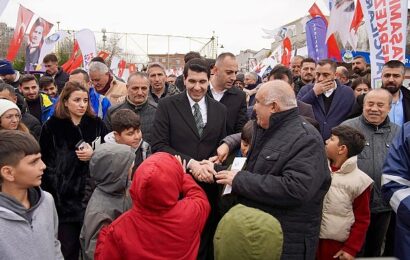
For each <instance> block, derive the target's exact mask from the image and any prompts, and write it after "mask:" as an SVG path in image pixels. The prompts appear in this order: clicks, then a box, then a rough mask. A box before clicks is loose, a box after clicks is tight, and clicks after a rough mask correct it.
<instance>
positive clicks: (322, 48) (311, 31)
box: [306, 16, 327, 61]
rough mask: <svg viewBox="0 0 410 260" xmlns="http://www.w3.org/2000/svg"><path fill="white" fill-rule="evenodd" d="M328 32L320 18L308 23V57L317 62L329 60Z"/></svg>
mask: <svg viewBox="0 0 410 260" xmlns="http://www.w3.org/2000/svg"><path fill="white" fill-rule="evenodd" d="M326 31H327V26H326V23H325V21H324V20H323V18H322V17H320V16H316V17H314V18H312V19H310V20H309V21H308V22H307V23H306V46H307V50H308V56H309V57H311V58H312V59H314V60H316V61H318V60H321V59H326V58H327V45H326Z"/></svg>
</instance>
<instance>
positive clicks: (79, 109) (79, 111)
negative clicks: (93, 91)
mask: <svg viewBox="0 0 410 260" xmlns="http://www.w3.org/2000/svg"><path fill="white" fill-rule="evenodd" d="M64 105H65V106H66V107H67V109H68V112H69V113H70V115H71V117H77V118H81V117H82V116H83V115H84V114H85V112H86V111H87V107H88V93H87V92H84V91H81V90H76V91H74V92H72V93H71V95H70V97H69V98H68V99H67V101H65V102H64Z"/></svg>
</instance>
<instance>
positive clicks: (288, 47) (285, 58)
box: [281, 37, 292, 67]
mask: <svg viewBox="0 0 410 260" xmlns="http://www.w3.org/2000/svg"><path fill="white" fill-rule="evenodd" d="M291 57H292V43H291V42H290V39H289V37H286V38H285V39H283V53H282V59H281V63H282V64H283V65H284V66H286V67H289V64H290V58H291Z"/></svg>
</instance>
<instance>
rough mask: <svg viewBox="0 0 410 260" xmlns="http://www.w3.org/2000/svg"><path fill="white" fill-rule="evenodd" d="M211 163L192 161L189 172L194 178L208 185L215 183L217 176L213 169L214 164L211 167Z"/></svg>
mask: <svg viewBox="0 0 410 260" xmlns="http://www.w3.org/2000/svg"><path fill="white" fill-rule="evenodd" d="M211 164H212V163H211V162H209V163H207V162H204V161H203V162H198V161H196V160H192V161H191V162H190V163H189V170H190V171H191V173H192V176H193V177H194V178H195V179H196V180H198V181H200V182H206V183H213V182H214V174H216V172H215V170H214V169H213V164H212V166H211Z"/></svg>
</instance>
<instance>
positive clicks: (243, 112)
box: [235, 93, 248, 133]
mask: <svg viewBox="0 0 410 260" xmlns="http://www.w3.org/2000/svg"><path fill="white" fill-rule="evenodd" d="M240 94H241V98H242V102H241V107H240V109H239V114H238V115H237V118H236V122H235V133H239V132H241V131H242V128H243V126H244V125H245V124H246V122H248V115H247V111H248V106H247V105H246V95H245V93H240Z"/></svg>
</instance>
